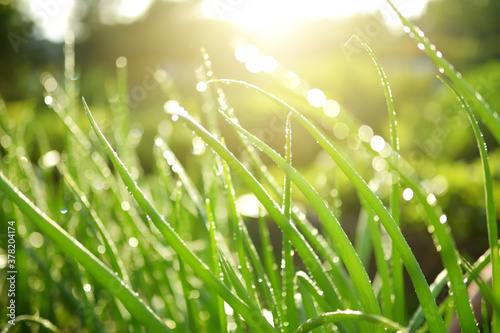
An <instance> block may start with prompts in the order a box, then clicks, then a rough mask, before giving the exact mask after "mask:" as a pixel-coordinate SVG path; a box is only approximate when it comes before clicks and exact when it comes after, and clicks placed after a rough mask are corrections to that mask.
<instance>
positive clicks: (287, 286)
mask: <svg viewBox="0 0 500 333" xmlns="http://www.w3.org/2000/svg"><path fill="white" fill-rule="evenodd" d="M291 119H292V117H291V114H288V116H287V118H286V127H285V131H286V143H285V155H286V156H285V159H286V162H287V163H288V164H290V165H291V164H292V123H291ZM291 204H292V182H291V180H290V177H289V176H288V175H285V179H284V185H283V214H284V215H285V217H286V218H287V219H288V220H289V221H290V223H291V213H292V207H291ZM282 253H283V259H282V265H281V268H282V273H281V274H282V275H283V295H284V296H285V306H286V310H285V314H286V315H285V320H286V323H287V329H288V330H295V329H296V328H297V327H298V322H297V308H296V306H295V281H294V278H295V269H294V263H293V248H292V244H291V243H290V241H289V240H288V237H287V236H286V235H283V250H282Z"/></svg>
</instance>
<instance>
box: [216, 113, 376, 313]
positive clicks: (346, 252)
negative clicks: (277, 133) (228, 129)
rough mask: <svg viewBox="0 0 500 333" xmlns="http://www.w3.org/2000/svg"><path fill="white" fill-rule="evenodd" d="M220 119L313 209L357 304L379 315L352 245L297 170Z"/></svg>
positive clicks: (237, 126) (239, 128)
mask: <svg viewBox="0 0 500 333" xmlns="http://www.w3.org/2000/svg"><path fill="white" fill-rule="evenodd" d="M223 115H224V116H225V117H226V120H228V121H229V122H230V124H231V125H233V127H234V128H235V129H236V130H237V131H239V132H241V133H243V134H244V135H245V136H246V137H247V138H248V139H249V140H250V141H251V142H252V143H253V144H254V145H255V146H256V147H258V148H259V149H260V150H262V151H263V152H264V153H265V154H266V155H268V156H269V157H270V158H271V159H272V160H273V161H274V162H275V163H276V164H277V165H278V166H279V167H280V168H281V169H282V170H283V171H284V172H285V173H286V174H287V175H288V176H289V177H290V180H291V181H292V182H293V183H294V184H295V185H296V186H297V187H298V188H299V190H300V191H301V192H302V193H303V194H304V196H305V197H306V198H307V199H308V201H309V202H310V203H311V205H312V206H313V207H314V209H315V211H316V213H317V214H318V216H319V217H320V218H321V220H322V221H323V223H324V225H325V227H326V229H327V230H328V232H329V234H330V237H332V239H333V240H334V242H335V244H336V245H337V248H338V251H339V254H340V256H341V257H342V258H343V260H344V263H345V265H346V267H347V270H348V271H349V273H350V275H351V278H352V279H353V283H354V286H355V287H356V288H357V291H358V295H363V297H360V298H361V299H360V301H361V303H362V304H363V307H364V308H365V309H366V311H367V312H369V313H374V314H378V313H380V308H379V306H378V303H377V301H376V299H375V294H374V293H373V289H372V287H371V284H370V281H369V278H368V274H367V273H366V270H365V269H364V267H363V264H362V263H361V260H360V259H359V257H358V254H357V253H356V251H355V250H354V247H353V245H352V243H351V242H350V241H349V239H348V237H347V235H346V234H345V232H344V230H343V229H342V227H341V226H340V223H339V222H338V220H337V219H336V217H335V216H334V215H333V214H332V212H331V211H330V209H329V208H328V207H327V206H326V204H325V203H324V201H323V200H322V198H321V197H320V196H319V194H318V193H317V192H316V191H315V190H314V189H313V188H312V186H311V185H310V184H309V183H308V182H307V181H306V180H305V179H304V177H303V176H302V175H300V174H299V173H298V172H297V170H295V169H294V168H293V167H292V166H291V165H290V164H288V163H287V162H286V160H285V159H284V158H283V157H281V156H280V155H279V154H278V153H277V152H275V151H274V150H273V149H271V148H270V147H269V146H267V145H266V144H265V143H263V142H262V141H260V140H259V139H258V138H256V137H255V136H253V135H251V134H250V133H249V132H248V131H246V130H245V129H244V128H242V127H241V126H239V125H238V124H237V123H235V122H234V121H233V120H232V119H230V118H229V117H227V116H226V115H225V114H223Z"/></svg>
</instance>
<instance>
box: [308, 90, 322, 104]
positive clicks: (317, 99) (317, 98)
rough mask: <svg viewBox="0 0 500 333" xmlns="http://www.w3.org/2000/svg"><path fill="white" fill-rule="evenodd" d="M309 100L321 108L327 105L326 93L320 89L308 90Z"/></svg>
mask: <svg viewBox="0 0 500 333" xmlns="http://www.w3.org/2000/svg"><path fill="white" fill-rule="evenodd" d="M307 101H308V102H309V104H311V105H312V106H314V107H315V108H320V107H322V106H323V105H325V102H326V96H325V93H324V92H323V91H321V90H320V89H317V88H313V89H311V90H309V91H308V92H307Z"/></svg>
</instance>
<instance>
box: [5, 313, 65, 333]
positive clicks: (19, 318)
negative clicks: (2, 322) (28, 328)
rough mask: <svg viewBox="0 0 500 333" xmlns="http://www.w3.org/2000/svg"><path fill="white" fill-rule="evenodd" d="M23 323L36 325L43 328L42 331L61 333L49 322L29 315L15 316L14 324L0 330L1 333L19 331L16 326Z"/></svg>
mask: <svg viewBox="0 0 500 333" xmlns="http://www.w3.org/2000/svg"><path fill="white" fill-rule="evenodd" d="M24 322H27V323H35V324H38V325H40V327H43V328H44V329H46V330H47V331H49V332H51V333H62V332H61V330H59V328H57V326H56V325H54V324H53V323H52V322H50V320H48V319H44V318H40V317H38V316H30V315H20V316H16V320H15V324H10V323H9V324H7V325H6V326H5V327H4V329H3V330H2V333H8V332H13V331H14V330H17V331H19V329H18V328H16V325H20V324H21V323H24Z"/></svg>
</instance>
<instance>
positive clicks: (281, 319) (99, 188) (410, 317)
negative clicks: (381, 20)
mask: <svg viewBox="0 0 500 333" xmlns="http://www.w3.org/2000/svg"><path fill="white" fill-rule="evenodd" d="M394 9H395V10H396V8H394ZM396 11H397V10H396ZM398 14H399V13H398ZM400 17H401V20H402V22H403V24H404V26H405V30H407V32H408V33H409V34H410V36H411V37H412V38H414V39H415V40H416V41H417V43H418V47H419V48H420V49H422V50H424V51H425V52H427V54H428V56H429V57H430V59H431V60H432V61H433V62H434V63H435V64H436V66H437V67H438V68H439V71H440V72H441V73H442V74H444V75H445V76H446V78H447V79H445V78H442V80H443V82H444V83H445V84H446V85H447V86H449V87H450V89H451V92H453V93H454V94H456V96H457V98H458V100H459V102H460V103H461V104H462V105H463V110H464V112H467V115H468V116H469V118H470V121H471V125H472V127H473V130H474V134H475V137H476V139H477V142H478V146H479V153H480V156H481V161H482V163H483V171H484V188H485V198H486V200H485V207H486V212H487V221H486V223H487V226H488V232H489V246H490V249H489V250H488V251H487V252H486V253H485V254H484V255H483V256H482V257H481V258H480V259H479V260H478V261H477V262H475V263H469V262H467V260H465V259H464V258H462V256H461V255H460V253H459V252H458V251H457V248H456V246H455V243H454V240H453V238H452V235H451V232H450V228H449V226H448V225H447V223H446V219H445V215H443V214H442V212H441V210H440V208H439V205H437V204H436V202H435V197H434V196H433V195H432V194H431V193H427V192H426V191H425V190H424V188H423V186H422V185H421V181H420V180H419V178H418V175H417V173H416V172H415V171H413V170H412V168H411V167H410V166H409V164H408V163H407V162H406V161H405V160H404V157H403V156H400V155H399V149H398V135H397V122H396V112H395V109H394V106H393V103H392V95H391V90H390V87H389V83H388V81H387V78H386V76H385V74H384V71H383V69H382V67H381V66H380V64H379V62H378V61H377V59H376V57H375V55H374V54H373V53H372V51H371V50H370V48H369V47H368V45H366V44H365V43H364V42H363V41H362V40H360V39H359V38H357V39H356V41H352V42H358V43H360V44H361V45H362V46H363V47H364V48H365V49H366V50H367V52H368V54H369V55H370V56H371V57H372V59H373V61H374V64H375V66H376V68H377V70H378V72H379V74H380V77H381V80H382V85H383V87H384V90H385V95H386V100H387V106H388V111H389V119H390V128H391V138H390V139H389V140H387V141H388V143H385V144H386V145H389V146H390V147H391V151H390V153H389V154H385V153H384V156H380V153H379V152H378V151H375V150H374V149H373V148H372V147H371V146H370V142H369V141H367V140H365V141H361V142H360V144H361V147H360V151H363V152H365V153H366V156H368V159H367V161H371V159H373V158H379V159H380V158H383V159H384V160H385V161H386V162H387V165H388V168H389V170H390V175H391V179H390V182H391V195H390V199H389V203H388V204H387V205H385V204H384V203H383V202H382V201H381V199H380V198H379V197H378V196H377V194H376V192H375V191H374V190H372V189H371V188H370V187H369V186H368V184H367V183H366V182H365V181H364V180H363V178H362V177H361V176H360V174H359V173H358V171H357V168H356V166H355V165H352V164H351V163H350V162H349V161H348V159H347V158H346V156H347V154H346V148H345V147H343V146H342V145H338V144H334V143H333V141H332V140H331V139H330V138H329V136H328V134H327V133H323V132H322V131H321V130H320V129H319V128H318V127H316V126H315V119H310V118H308V117H306V116H305V115H304V114H302V113H301V112H299V111H298V110H296V109H294V108H293V107H291V106H290V105H288V104H287V103H285V102H284V101H282V100H281V99H279V98H277V97H275V96H273V95H271V94H269V93H268V92H266V91H264V90H262V89H260V88H258V87H256V86H253V85H250V84H247V83H244V82H239V81H233V80H216V79H214V78H213V77H212V76H213V70H212V69H211V68H210V60H209V59H208V56H206V55H204V56H205V65H206V72H207V74H208V79H209V81H207V83H208V85H209V89H208V91H207V93H206V94H205V97H206V98H210V97H211V96H215V97H216V98H217V100H218V102H219V107H218V108H214V110H211V111H210V110H209V112H208V113H203V112H200V113H198V114H196V113H194V112H187V111H186V110H184V108H182V107H181V106H180V105H179V104H178V103H176V102H172V101H171V102H169V103H168V104H166V107H165V111H167V113H169V116H170V117H171V118H172V122H173V123H174V126H175V127H178V126H179V125H178V124H177V123H183V125H184V127H185V128H187V129H188V130H189V131H187V132H185V133H186V134H185V135H186V140H189V141H191V140H193V138H194V137H198V138H201V140H202V141H196V142H197V143H198V144H199V143H201V142H203V143H201V146H200V145H197V149H196V150H197V151H196V155H195V157H196V159H195V162H194V163H195V164H196V168H197V170H198V174H197V175H194V176H195V177H196V179H197V181H196V182H195V181H194V180H193V178H194V176H193V175H192V174H190V173H189V172H187V171H186V169H185V165H183V164H182V163H181V162H180V161H179V159H178V158H177V157H176V155H175V154H174V152H173V151H172V149H171V148H170V147H169V142H170V141H171V137H169V133H165V132H161V133H158V135H157V137H156V139H155V142H154V170H153V172H152V174H151V175H149V176H148V177H147V178H146V177H143V171H142V170H141V164H140V163H139V160H138V157H137V154H136V150H135V146H136V144H137V142H138V137H140V133H137V132H134V131H131V130H130V126H129V120H128V110H127V93H126V90H127V89H126V68H125V67H124V66H122V65H120V66H119V68H118V69H117V70H118V81H117V82H118V85H117V98H116V99H115V100H114V102H113V104H112V107H111V109H112V111H113V120H112V122H111V123H112V125H111V126H109V127H108V128H104V127H103V126H102V124H101V125H100V124H99V123H100V122H99V121H96V119H95V118H94V116H93V113H92V112H91V110H90V109H89V107H88V106H87V104H86V103H85V101H84V100H83V103H82V104H83V107H84V110H85V112H86V114H87V116H88V120H89V122H90V125H91V131H90V132H89V134H88V135H87V134H85V133H86V130H85V129H84V128H82V127H81V126H80V125H79V122H78V121H77V120H76V119H77V117H78V110H79V109H80V108H79V106H80V105H82V104H80V101H79V98H78V95H77V93H76V88H75V83H74V81H72V80H71V77H72V76H73V75H72V72H73V68H72V67H71V64H72V62H71V61H68V62H67V64H68V66H67V68H66V72H67V73H66V74H67V75H66V76H67V81H66V83H65V87H64V89H62V88H54V89H50V91H47V94H46V98H45V100H46V102H47V104H48V105H49V106H50V107H51V108H52V109H53V110H54V111H55V114H54V118H57V116H58V117H59V119H58V120H54V122H55V121H58V122H60V123H61V124H64V126H65V129H66V133H67V135H66V136H65V138H64V150H63V151H62V153H59V152H57V151H55V150H53V149H52V148H51V147H50V145H49V143H48V142H49V141H48V140H47V138H46V135H45V134H44V133H43V131H41V129H40V127H39V126H38V125H37V123H36V121H32V120H33V118H29V117H28V118H24V119H23V120H17V121H15V122H14V120H11V119H9V117H8V113H7V112H6V110H5V108H1V109H0V112H1V117H0V131H1V132H0V137H1V140H2V146H3V147H4V150H3V151H2V154H4V156H2V157H3V158H2V159H0V166H1V172H0V191H1V192H0V193H1V197H0V199H1V201H0V202H1V203H2V204H1V208H0V218H1V219H2V222H3V221H5V222H6V221H15V225H16V228H17V230H16V231H17V235H18V237H17V243H16V260H17V270H18V275H17V284H16V286H17V295H18V297H17V311H18V313H19V314H23V315H20V316H18V317H17V324H16V325H6V326H5V331H7V332H13V331H16V329H17V328H19V327H21V326H22V325H23V324H22V323H23V322H26V323H30V325H31V327H32V329H37V328H38V327H39V329H40V331H43V330H45V331H51V332H58V331H59V329H58V328H57V327H60V329H61V330H67V331H71V330H86V331H88V332H100V331H108V332H111V331H116V332H127V331H133V332H137V331H142V330H143V328H145V329H146V330H147V331H148V332H171V331H175V332H199V331H206V332H225V331H232V332H246V331H249V330H250V331H252V332H310V331H314V332H330V331H340V332H367V331H369V330H370V331H372V330H373V331H376V332H382V331H386V330H389V331H401V332H415V331H417V330H420V331H422V332H425V331H429V332H446V331H447V328H448V326H449V325H450V321H451V320H452V318H453V316H454V314H455V313H456V315H457V318H458V321H459V323H460V327H461V329H462V331H464V332H479V327H478V325H477V321H476V318H475V316H474V313H473V310H472V307H471V304H470V301H469V295H468V293H467V285H468V284H469V283H471V282H473V281H474V282H475V283H477V284H478V285H479V286H480V290H481V293H482V294H483V296H484V299H485V301H483V303H484V304H483V305H484V306H483V311H482V312H481V315H482V316H483V317H484V318H485V319H486V320H485V321H484V325H483V327H482V329H483V330H484V331H487V330H489V329H490V323H491V328H492V330H493V331H495V332H498V331H500V308H499V307H498V306H499V304H498V301H499V300H500V281H498V280H499V279H500V259H499V248H498V232H497V224H496V216H495V203H494V200H493V188H492V187H493V181H492V176H491V171H490V168H489V164H488V158H487V151H486V145H485V143H484V140H483V138H482V134H481V131H480V129H479V126H478V124H477V122H476V120H475V117H476V116H477V117H479V118H480V119H481V120H482V121H483V122H484V123H485V124H486V125H487V127H488V129H489V130H490V131H491V132H492V133H493V135H494V136H495V137H496V138H497V139H499V142H500V121H499V119H498V117H497V116H496V115H495V114H494V113H493V112H492V111H491V110H490V109H489V107H488V105H487V104H486V103H485V101H483V100H482V98H481V97H480V95H479V94H477V93H476V92H475V91H474V89H473V88H471V87H470V86H469V85H468V84H467V82H466V81H465V80H464V79H463V78H462V77H461V76H460V74H459V73H457V72H455V71H454V70H453V67H452V66H450V64H448V63H447V62H446V60H445V59H444V58H443V57H442V55H441V54H440V53H439V52H438V51H437V50H436V48H435V47H434V46H433V45H432V44H430V42H429V40H428V39H427V38H426V37H425V36H424V34H423V32H422V31H421V30H419V29H418V28H416V27H415V26H413V25H412V23H411V22H409V21H407V20H406V19H405V18H404V17H402V16H400ZM69 49H70V48H68V47H67V52H68V53H69V54H68V55H67V56H71V54H70V53H71V51H70V50H69ZM49 79H50V80H53V78H49ZM226 84H229V85H239V86H243V87H246V88H247V89H245V91H255V92H257V93H259V94H261V95H263V96H266V97H268V98H269V99H271V100H272V101H274V102H276V103H277V105H278V106H279V107H280V109H281V110H283V115H282V116H283V117H286V119H287V121H286V133H283V135H286V147H285V154H284V156H282V155H280V154H279V153H277V152H276V151H275V150H273V149H272V148H271V147H269V146H268V145H267V144H266V143H265V142H263V141H261V140H260V139H259V138H257V137H256V136H254V135H252V134H251V133H250V132H249V131H247V130H246V129H245V128H243V127H242V126H241V125H240V124H239V122H238V120H237V118H236V115H235V112H234V111H233V110H232V109H231V107H230V106H229V105H228V103H227V101H226V99H225V97H224V93H223V90H222V87H223V86H225V85H226ZM31 117H33V115H32V116H31ZM216 117H222V118H223V119H225V120H227V122H228V124H229V125H230V126H231V127H232V128H233V129H234V131H235V132H236V133H237V138H238V140H239V141H240V144H241V147H243V150H244V152H245V154H242V156H244V157H240V156H236V155H235V154H233V152H231V151H230V150H228V148H227V147H226V145H225V142H224V139H223V137H222V136H221V134H220V130H219V128H218V127H217V122H215V121H213V120H214V119H215V118H216ZM292 125H293V126H302V127H303V128H304V129H305V130H307V132H308V133H309V134H310V135H311V136H312V137H314V139H315V140H316V141H317V143H318V144H319V145H320V146H321V147H322V149H323V150H324V152H325V153H326V154H328V155H329V156H330V157H331V159H332V160H333V161H334V162H335V164H336V165H337V166H338V172H341V173H342V174H343V175H344V176H345V177H347V179H349V181H350V183H351V184H352V185H353V187H354V188H355V189H356V191H357V193H358V195H359V198H360V202H361V205H362V207H363V212H362V214H361V216H360V222H359V225H360V226H362V227H360V230H359V232H358V233H357V236H358V239H357V241H356V244H355V245H353V244H352V243H351V241H350V240H349V238H348V237H347V235H346V233H345V231H344V230H343V228H342V227H341V225H340V223H339V216H338V214H337V213H334V211H335V210H332V209H331V208H330V207H328V205H327V204H326V202H325V200H324V198H322V197H321V196H320V195H319V194H318V192H317V191H316V189H314V188H313V187H312V185H311V184H310V182H308V181H307V179H306V178H305V177H304V176H303V175H302V174H301V173H300V172H298V171H297V170H296V169H295V168H294V166H293V160H292V154H291V151H292V149H291V148H292V145H293V131H292V127H293V126H292ZM191 132H192V134H191ZM34 133H36V134H34ZM105 133H106V134H105ZM183 133H184V132H183ZM207 148H208V149H207ZM263 155H264V156H267V157H268V158H270V159H271V160H272V161H273V162H274V163H275V164H276V165H277V166H279V168H280V169H281V170H282V171H283V173H284V182H283V184H282V185H278V180H276V179H275V178H274V177H273V176H272V175H271V174H270V173H269V172H268V170H267V169H266V168H265V167H263V165H264V164H263V162H262V160H261V158H262V156H263ZM37 158H38V159H39V162H38V163H36V162H35V160H36V159H37ZM234 177H238V181H236V180H234V181H233V178H234ZM292 187H293V188H296V189H298V190H299V191H300V192H302V194H303V195H304V197H305V198H306V199H307V201H308V204H309V206H310V207H311V209H313V210H314V212H315V213H316V214H317V216H318V217H319V218H320V220H321V222H322V230H321V232H319V231H318V230H317V229H315V228H314V227H313V226H312V224H311V222H310V221H308V220H307V219H306V218H305V214H304V213H303V212H301V210H300V208H299V207H297V206H295V205H294V201H293V200H292V197H293V195H292ZM403 187H405V188H411V189H412V191H413V193H414V195H415V200H416V201H418V202H419V204H420V205H422V207H423V208H424V209H423V214H424V217H425V220H426V222H427V223H428V229H429V231H430V232H431V234H432V237H433V239H434V241H435V246H436V249H437V251H438V252H439V253H440V256H441V259H442V262H443V265H444V267H445V270H444V271H443V272H442V273H441V274H439V275H438V277H437V278H436V280H435V281H434V283H432V284H431V285H430V286H429V284H428V283H427V281H426V279H425V277H424V275H423V273H422V270H421V269H420V265H419V263H418V262H417V260H416V258H415V256H414V254H413V252H412V250H411V249H410V247H409V245H408V243H407V242H406V240H405V238H404V236H403V234H402V233H401V231H400V228H399V225H400V210H401V204H400V197H401V192H402V191H401V189H402V188H403ZM241 189H243V190H244V191H246V192H251V193H253V195H254V196H255V197H256V198H257V199H258V201H259V202H260V205H261V206H260V213H259V214H258V215H259V216H258V217H257V221H255V223H256V224H258V227H257V229H258V234H259V235H258V237H254V236H252V237H251V234H250V232H249V231H248V229H247V224H246V223H245V220H244V218H243V217H242V216H241V214H240V213H239V211H238V209H237V207H238V203H237V200H236V195H235V193H236V191H239V190H241ZM56 221H57V222H56ZM269 223H273V224H276V225H278V227H279V228H280V230H281V232H282V237H281V242H282V244H281V246H280V248H281V249H282V250H281V256H279V259H276V257H275V256H274V254H273V244H274V245H276V244H275V243H274V242H273V241H272V240H271V236H270V228H269V227H270V225H269ZM2 228H3V229H6V228H7V227H6V223H3V224H2ZM2 232H3V231H2ZM383 233H386V234H387V235H388V236H389V237H382V234H383ZM256 240H258V242H257V241H256ZM367 251H368V252H371V251H373V253H374V258H375V266H376V268H377V270H376V277H375V278H374V279H373V281H371V280H370V278H369V275H368V273H367V266H368V265H369V262H368V260H367V255H366V253H367ZM295 253H296V254H295ZM297 258H300V263H298V261H297ZM279 261H280V262H279ZM489 262H491V263H492V271H493V282H492V287H490V286H488V285H487V284H486V283H485V281H483V280H481V278H480V277H479V275H478V273H479V272H480V271H481V269H483V268H484V267H485V266H486V265H487V264H488V263H489ZM404 269H405V270H406V271H407V272H408V275H409V276H410V278H411V282H412V286H413V288H414V289H415V292H416V295H417V298H418V302H419V307H418V308H417V310H416V311H415V312H413V313H407V311H406V302H407V300H406V295H405V289H404V283H403V270H404ZM447 286H448V287H449V289H448V292H447V297H445V298H444V300H443V299H440V301H439V302H438V301H437V299H438V295H440V293H441V292H442V291H443V290H445V288H446V287H447ZM4 289H5V287H3V288H2V300H4V299H5V294H6V293H5V292H4V291H5V290H4ZM486 304H488V305H489V306H491V307H492V309H493V310H492V316H491V318H492V319H491V321H490V320H489V319H488V314H487V310H486ZM0 312H2V318H6V315H5V312H4V310H2V311H0ZM68 323H70V324H68ZM26 325H27V324H26Z"/></svg>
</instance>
